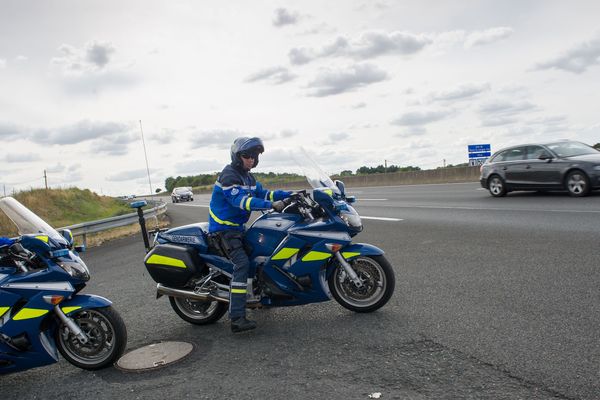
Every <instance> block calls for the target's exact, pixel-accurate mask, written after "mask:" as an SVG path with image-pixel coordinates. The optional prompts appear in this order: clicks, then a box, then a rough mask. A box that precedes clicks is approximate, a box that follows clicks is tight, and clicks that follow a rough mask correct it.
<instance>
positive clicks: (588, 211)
mask: <svg viewBox="0 0 600 400" xmlns="http://www.w3.org/2000/svg"><path fill="white" fill-rule="evenodd" d="M398 207H399V208H425V209H439V210H467V211H524V212H556V213H575V214H587V213H590V214H600V210H555V209H543V208H541V209H528V208H494V207H489V208H484V207H457V206H452V207H451V206H398Z"/></svg>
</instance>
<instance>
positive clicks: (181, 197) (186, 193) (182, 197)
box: [171, 187, 194, 203]
mask: <svg viewBox="0 0 600 400" xmlns="http://www.w3.org/2000/svg"><path fill="white" fill-rule="evenodd" d="M171 201H172V202H173V203H179V202H180V201H194V193H193V192H192V188H189V187H176V188H175V189H173V192H172V193H171Z"/></svg>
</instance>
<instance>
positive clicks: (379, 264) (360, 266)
mask: <svg viewBox="0 0 600 400" xmlns="http://www.w3.org/2000/svg"><path fill="white" fill-rule="evenodd" d="M349 263H350V265H351V266H352V268H353V269H354V271H355V272H356V274H357V275H358V277H359V278H360V279H361V280H362V282H363V286H362V287H361V288H358V287H356V285H355V284H354V282H352V280H351V279H350V277H349V276H348V274H347V273H346V271H345V270H344V269H343V268H342V267H341V266H338V268H336V270H335V271H334V272H333V274H331V276H330V277H329V282H328V283H329V290H330V291H331V294H332V295H333V298H334V299H335V300H336V301H337V302H338V303H340V305H342V306H343V307H345V308H347V309H348V310H352V311H355V312H359V313H368V312H372V311H375V310H378V309H379V308H381V307H383V306H384V305H385V304H386V303H387V302H388V300H389V299H390V297H392V294H393V293H394V287H395V285H396V278H395V276H394V269H393V268H392V266H391V264H390V263H389V262H388V260H387V259H386V258H385V257H384V256H359V257H356V258H354V259H352V260H350V261H349Z"/></svg>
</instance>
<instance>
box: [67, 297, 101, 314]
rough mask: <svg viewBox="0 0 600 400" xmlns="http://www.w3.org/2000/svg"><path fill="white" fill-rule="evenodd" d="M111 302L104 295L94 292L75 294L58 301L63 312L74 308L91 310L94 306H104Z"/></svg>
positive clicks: (68, 311)
mask: <svg viewBox="0 0 600 400" xmlns="http://www.w3.org/2000/svg"><path fill="white" fill-rule="evenodd" d="M111 304H112V301H110V300H108V299H107V298H105V297H102V296H98V295H95V294H77V295H75V296H73V297H71V298H70V299H68V300H65V301H63V302H62V303H60V308H61V309H62V310H63V312H64V313H65V314H68V313H70V312H73V311H75V310H91V309H94V308H104V307H108V306H110V305H111Z"/></svg>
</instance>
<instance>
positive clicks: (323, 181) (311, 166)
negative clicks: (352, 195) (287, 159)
mask: <svg viewBox="0 0 600 400" xmlns="http://www.w3.org/2000/svg"><path fill="white" fill-rule="evenodd" d="M293 158H294V160H295V161H296V164H298V166H299V167H300V168H301V169H302V172H303V173H304V176H305V177H306V180H307V181H308V183H309V184H310V186H311V187H312V188H313V189H318V188H327V189H331V190H333V191H334V193H337V194H340V190H339V189H338V187H337V186H336V185H335V184H334V183H333V181H332V180H331V178H330V177H329V175H327V174H326V173H325V172H324V171H323V170H322V169H321V167H319V165H318V164H317V162H316V161H315V160H314V159H313V158H312V157H311V156H310V155H309V154H308V152H307V151H306V150H305V149H304V148H302V147H301V148H300V149H299V150H298V151H297V152H294V153H293Z"/></svg>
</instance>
